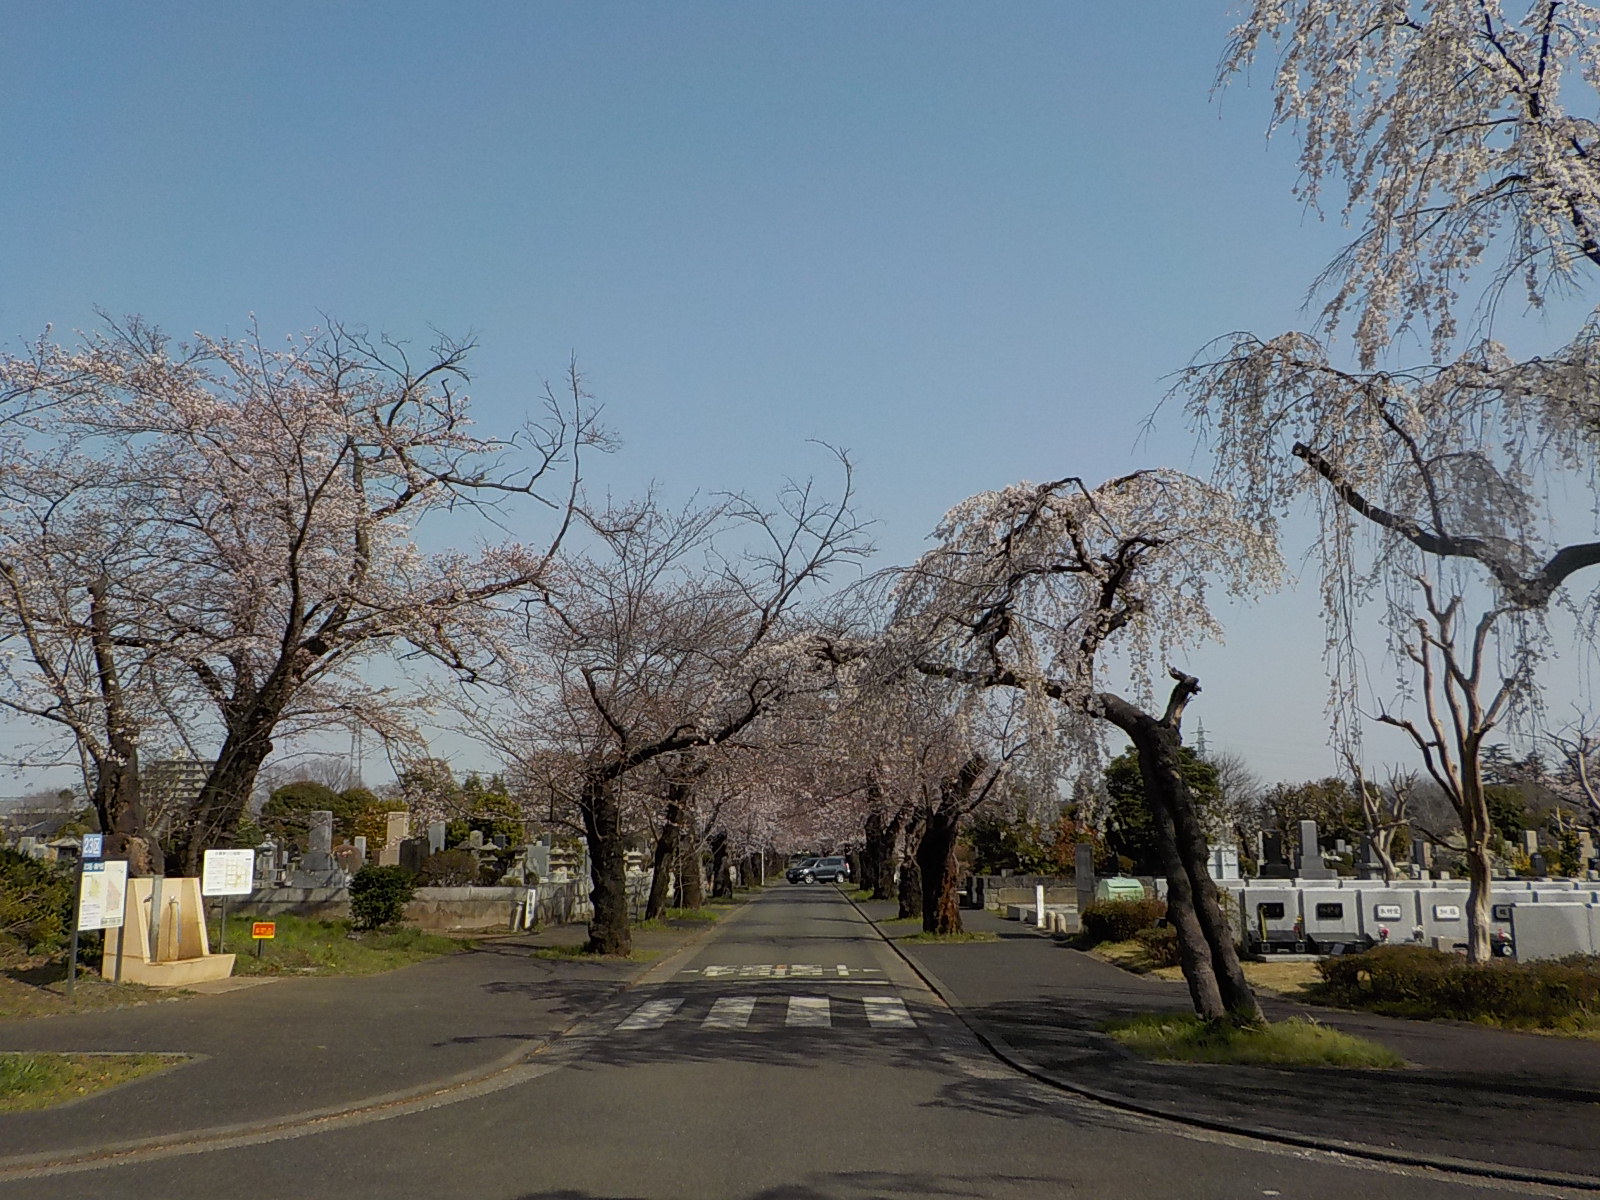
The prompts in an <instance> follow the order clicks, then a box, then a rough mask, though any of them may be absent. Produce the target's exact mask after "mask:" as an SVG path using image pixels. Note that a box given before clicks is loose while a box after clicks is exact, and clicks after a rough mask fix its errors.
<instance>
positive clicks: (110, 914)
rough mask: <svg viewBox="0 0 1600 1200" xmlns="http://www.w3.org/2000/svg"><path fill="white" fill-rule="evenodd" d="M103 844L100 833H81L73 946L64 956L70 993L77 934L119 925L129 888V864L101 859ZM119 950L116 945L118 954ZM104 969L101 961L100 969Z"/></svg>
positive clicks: (75, 971)
mask: <svg viewBox="0 0 1600 1200" xmlns="http://www.w3.org/2000/svg"><path fill="white" fill-rule="evenodd" d="M105 846H106V842H105V835H104V834H103V833H86V834H84V835H83V845H82V848H81V850H80V851H79V854H78V873H77V887H76V888H75V889H74V891H75V896H74V902H73V913H74V920H73V922H72V948H71V950H70V951H69V952H68V957H67V995H68V996H69V997H70V996H71V995H72V992H73V985H74V984H75V983H76V982H77V976H78V934H79V933H93V932H95V931H96V930H105V929H120V928H121V927H122V914H123V904H124V902H125V900H126V897H127V892H128V864H127V863H125V862H106V861H104V855H105ZM120 953H121V949H120V945H119V948H118V954H119V957H120ZM104 969H105V966H104V963H102V964H101V970H102V971H104Z"/></svg>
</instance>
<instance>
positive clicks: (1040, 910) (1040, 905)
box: [1033, 883, 1045, 929]
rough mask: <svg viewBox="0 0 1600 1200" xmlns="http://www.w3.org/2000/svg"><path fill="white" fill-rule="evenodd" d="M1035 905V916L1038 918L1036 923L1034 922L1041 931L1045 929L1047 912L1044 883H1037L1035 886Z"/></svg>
mask: <svg viewBox="0 0 1600 1200" xmlns="http://www.w3.org/2000/svg"><path fill="white" fill-rule="evenodd" d="M1033 904H1034V908H1033V915H1034V917H1035V918H1036V919H1035V921H1034V924H1035V925H1037V926H1038V927H1039V928H1040V929H1043V928H1044V927H1045V911H1044V884H1042V883H1036V884H1034V885H1033Z"/></svg>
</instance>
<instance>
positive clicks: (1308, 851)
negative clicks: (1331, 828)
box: [1296, 821, 1338, 879]
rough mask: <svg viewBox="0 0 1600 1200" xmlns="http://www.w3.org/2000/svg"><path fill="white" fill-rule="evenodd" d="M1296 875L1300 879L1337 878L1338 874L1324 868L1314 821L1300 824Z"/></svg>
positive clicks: (1326, 867) (1329, 868) (1328, 868)
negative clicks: (1298, 858) (1298, 860)
mask: <svg viewBox="0 0 1600 1200" xmlns="http://www.w3.org/2000/svg"><path fill="white" fill-rule="evenodd" d="M1296 874H1298V875H1299V877H1300V878H1301V879H1336V878H1338V872H1337V871H1335V870H1333V869H1332V868H1331V867H1328V866H1326V865H1325V864H1324V863H1323V861H1322V851H1321V850H1320V849H1319V848H1318V846H1317V823H1316V822H1315V821H1301V822H1300V868H1299V870H1298V871H1297V872H1296Z"/></svg>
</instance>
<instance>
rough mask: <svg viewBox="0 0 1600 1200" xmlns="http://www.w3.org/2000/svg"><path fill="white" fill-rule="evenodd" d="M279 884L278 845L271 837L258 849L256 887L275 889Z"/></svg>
mask: <svg viewBox="0 0 1600 1200" xmlns="http://www.w3.org/2000/svg"><path fill="white" fill-rule="evenodd" d="M277 883H278V844H277V843H276V842H274V841H273V840H272V839H271V838H270V837H269V838H267V840H266V841H264V842H262V843H261V845H259V846H257V847H256V870H255V886H256V887H258V888H269V887H275V886H277Z"/></svg>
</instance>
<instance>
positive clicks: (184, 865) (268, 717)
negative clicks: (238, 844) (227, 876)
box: [168, 705, 278, 875]
mask: <svg viewBox="0 0 1600 1200" xmlns="http://www.w3.org/2000/svg"><path fill="white" fill-rule="evenodd" d="M277 721H278V713H277V712H272V711H269V710H268V709H266V708H265V707H263V706H261V705H257V706H254V707H252V708H251V710H250V712H249V715H248V718H247V720H245V721H244V722H243V723H242V724H241V725H237V726H233V727H230V728H229V730H228V734H227V736H226V737H225V738H224V739H223V741H222V749H221V750H220V751H219V752H218V753H217V762H216V765H215V766H213V767H212V768H211V773H210V774H209V775H207V776H206V781H205V784H204V785H203V786H202V787H201V788H200V795H199V797H198V798H197V799H196V800H195V802H194V806H193V808H192V809H191V810H190V814H189V821H188V823H187V825H186V827H185V828H184V829H183V830H182V832H181V834H180V839H179V841H178V844H177V845H175V846H174V847H173V853H172V854H170V855H169V856H168V857H169V861H172V860H174V859H175V860H176V863H175V865H176V867H177V872H176V873H177V874H181V875H198V874H200V867H201V865H202V863H203V862H204V859H205V852H206V851H207V850H210V849H212V848H214V847H217V846H221V845H222V844H223V843H224V842H226V841H228V840H229V839H230V838H231V837H232V836H233V832H234V830H235V829H237V828H238V825H239V817H240V815H241V814H243V812H244V810H245V806H246V805H247V804H248V803H249V802H250V793H251V792H252V791H253V790H254V789H255V786H256V776H257V775H258V774H260V772H261V764H262V763H264V762H266V761H267V756H268V755H269V754H271V753H272V737H271V733H272V729H273V727H274V726H275V725H276V724H277Z"/></svg>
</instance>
